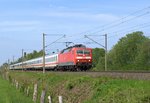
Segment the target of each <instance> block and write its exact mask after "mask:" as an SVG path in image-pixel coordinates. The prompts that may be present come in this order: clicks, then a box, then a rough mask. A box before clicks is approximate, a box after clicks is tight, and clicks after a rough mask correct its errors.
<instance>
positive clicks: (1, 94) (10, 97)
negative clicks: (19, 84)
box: [0, 77, 33, 103]
mask: <svg viewBox="0 0 150 103" xmlns="http://www.w3.org/2000/svg"><path fill="white" fill-rule="evenodd" d="M0 103H33V102H32V100H31V98H28V97H26V96H24V95H23V93H21V92H20V91H19V90H17V89H16V88H15V87H13V86H12V85H11V84H10V83H9V82H8V81H6V80H4V79H2V78H1V77H0Z"/></svg>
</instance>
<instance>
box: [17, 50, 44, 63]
mask: <svg viewBox="0 0 150 103" xmlns="http://www.w3.org/2000/svg"><path fill="white" fill-rule="evenodd" d="M42 55H43V51H42V50H41V51H39V52H38V51H36V50H33V52H32V53H29V54H26V53H24V58H22V57H21V58H19V59H18V60H17V61H16V62H15V63H18V62H22V60H24V61H26V60H30V59H34V58H38V57H41V56H42Z"/></svg>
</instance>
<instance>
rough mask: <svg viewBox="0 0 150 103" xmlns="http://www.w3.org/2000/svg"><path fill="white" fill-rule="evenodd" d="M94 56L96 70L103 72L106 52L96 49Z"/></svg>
mask: <svg viewBox="0 0 150 103" xmlns="http://www.w3.org/2000/svg"><path fill="white" fill-rule="evenodd" d="M92 55H93V67H94V70H103V69H104V56H105V50H104V49H102V48H95V49H93V52H92Z"/></svg>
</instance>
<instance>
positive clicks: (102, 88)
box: [0, 71, 150, 103]
mask: <svg viewBox="0 0 150 103" xmlns="http://www.w3.org/2000/svg"><path fill="white" fill-rule="evenodd" d="M9 75H10V77H11V79H12V78H13V79H14V78H15V79H16V80H17V81H19V83H20V84H24V85H25V86H26V87H27V86H30V88H31V91H30V95H29V96H30V97H32V94H33V85H34V83H38V101H39V99H40V95H41V91H42V89H45V90H46V102H47V96H48V95H50V96H51V97H52V100H53V103H58V96H59V95H61V96H63V101H64V103H150V81H149V80H147V81H146V80H130V79H121V78H110V77H90V76H87V75H77V74H69V73H68V74H61V73H59V74H58V73H46V74H45V75H43V74H42V73H38V72H16V71H14V72H10V73H9ZM25 86H24V87H25ZM0 103H1V102H0Z"/></svg>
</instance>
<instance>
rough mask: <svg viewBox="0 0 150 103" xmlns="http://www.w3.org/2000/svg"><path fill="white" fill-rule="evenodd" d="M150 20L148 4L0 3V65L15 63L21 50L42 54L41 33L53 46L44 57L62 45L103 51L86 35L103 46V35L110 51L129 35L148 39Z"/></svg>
mask: <svg viewBox="0 0 150 103" xmlns="http://www.w3.org/2000/svg"><path fill="white" fill-rule="evenodd" d="M149 18H150V0H0V48H1V49H0V56H1V58H0V64H2V63H4V62H6V61H7V60H8V59H10V61H12V60H13V57H15V60H17V59H18V58H19V57H21V50H22V49H24V51H25V52H27V53H30V52H32V51H33V50H37V51H39V50H41V49H42V34H43V33H45V34H47V35H46V45H49V44H51V43H52V44H51V45H49V46H48V47H47V48H46V52H47V53H52V52H53V51H57V50H58V49H59V50H61V49H63V48H65V43H63V42H73V43H74V44H79V43H82V44H84V45H86V46H87V47H92V48H95V47H99V48H102V47H101V46H100V45H98V44H96V43H94V42H92V41H91V40H89V39H87V38H85V35H88V36H89V38H91V39H93V40H95V41H97V42H99V43H100V44H102V45H104V42H105V41H104V40H105V39H104V36H103V35H104V34H107V35H108V50H110V49H111V48H112V47H113V46H114V45H115V44H116V43H117V41H118V40H119V39H120V38H121V37H123V36H125V35H126V34H128V33H132V32H134V31H143V32H144V35H145V36H147V37H149V36H150V31H149V28H150V19H149ZM63 35H65V37H63ZM61 37H63V38H61ZM59 38H61V39H60V40H59V41H57V42H55V43H53V42H54V41H56V40H58V39H59ZM71 45H73V44H71Z"/></svg>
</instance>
